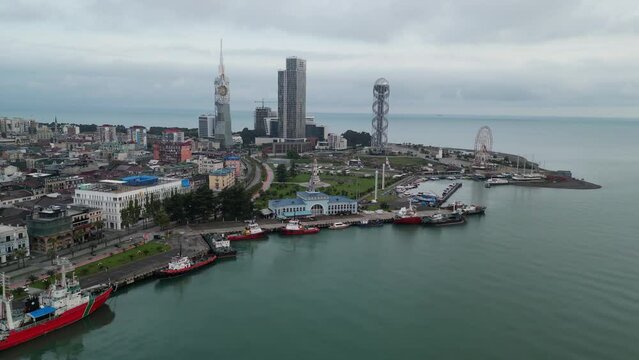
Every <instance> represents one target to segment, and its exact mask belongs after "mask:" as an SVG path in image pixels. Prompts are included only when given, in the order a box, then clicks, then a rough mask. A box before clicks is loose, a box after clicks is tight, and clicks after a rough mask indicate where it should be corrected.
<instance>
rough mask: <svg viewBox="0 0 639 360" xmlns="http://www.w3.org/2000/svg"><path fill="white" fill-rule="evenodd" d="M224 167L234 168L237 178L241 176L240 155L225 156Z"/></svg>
mask: <svg viewBox="0 0 639 360" xmlns="http://www.w3.org/2000/svg"><path fill="white" fill-rule="evenodd" d="M224 167H226V168H233V171H234V172H235V177H236V178H239V177H240V175H242V160H241V159H240V157H239V156H236V155H229V156H226V157H224Z"/></svg>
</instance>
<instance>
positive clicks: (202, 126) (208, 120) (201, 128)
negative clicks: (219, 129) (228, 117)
mask: <svg viewBox="0 0 639 360" xmlns="http://www.w3.org/2000/svg"><path fill="white" fill-rule="evenodd" d="M213 134H215V114H202V115H200V116H199V117H198V137H201V138H209V137H213Z"/></svg>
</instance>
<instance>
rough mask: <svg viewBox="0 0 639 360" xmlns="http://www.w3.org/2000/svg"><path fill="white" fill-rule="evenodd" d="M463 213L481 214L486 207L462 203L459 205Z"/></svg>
mask: <svg viewBox="0 0 639 360" xmlns="http://www.w3.org/2000/svg"><path fill="white" fill-rule="evenodd" d="M461 212H462V214H464V215H482V214H484V213H485V212H486V207H485V206H481V205H464V206H462V207H461Z"/></svg>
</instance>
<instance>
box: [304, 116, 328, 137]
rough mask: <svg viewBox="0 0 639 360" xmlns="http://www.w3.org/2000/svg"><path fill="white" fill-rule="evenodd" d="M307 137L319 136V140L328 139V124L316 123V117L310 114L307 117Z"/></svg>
mask: <svg viewBox="0 0 639 360" xmlns="http://www.w3.org/2000/svg"><path fill="white" fill-rule="evenodd" d="M306 137H307V138H317V140H319V141H324V140H326V126H324V125H318V124H316V123H315V118H314V117H312V116H308V117H307V118H306Z"/></svg>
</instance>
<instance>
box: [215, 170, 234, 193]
mask: <svg viewBox="0 0 639 360" xmlns="http://www.w3.org/2000/svg"><path fill="white" fill-rule="evenodd" d="M233 185H235V169H233V168H223V169H218V170H215V171H212V172H211V173H210V174H209V189H211V190H213V191H222V190H224V189H226V188H229V187H231V186H233Z"/></svg>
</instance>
